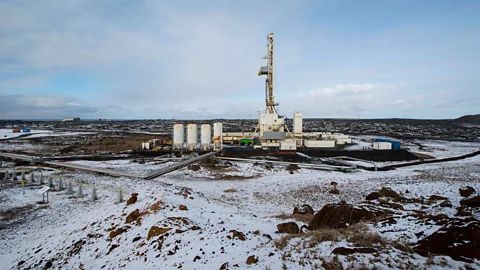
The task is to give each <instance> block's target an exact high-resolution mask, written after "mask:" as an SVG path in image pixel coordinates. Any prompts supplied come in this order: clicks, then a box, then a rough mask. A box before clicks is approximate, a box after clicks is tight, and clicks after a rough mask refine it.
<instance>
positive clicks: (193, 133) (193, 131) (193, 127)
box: [187, 124, 198, 150]
mask: <svg viewBox="0 0 480 270" xmlns="http://www.w3.org/2000/svg"><path fill="white" fill-rule="evenodd" d="M197 142H198V128H197V124H188V125H187V149H188V150H195V149H196V148H197Z"/></svg>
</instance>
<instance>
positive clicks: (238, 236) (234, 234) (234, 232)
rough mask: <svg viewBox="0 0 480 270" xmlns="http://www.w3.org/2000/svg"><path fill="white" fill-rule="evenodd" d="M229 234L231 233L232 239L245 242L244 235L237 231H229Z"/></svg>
mask: <svg viewBox="0 0 480 270" xmlns="http://www.w3.org/2000/svg"><path fill="white" fill-rule="evenodd" d="M230 232H231V233H232V239H235V238H237V239H239V240H241V241H245V240H247V238H246V237H245V234H243V233H242V232H239V231H237V230H231V231H230Z"/></svg>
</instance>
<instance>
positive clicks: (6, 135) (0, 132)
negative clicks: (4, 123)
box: [0, 129, 94, 141]
mask: <svg viewBox="0 0 480 270" xmlns="http://www.w3.org/2000/svg"><path fill="white" fill-rule="evenodd" d="M86 134H94V132H70V131H52V130H36V129H33V130H30V132H18V133H13V132H12V129H0V141H1V140H5V139H12V138H18V137H20V136H27V138H40V137H47V136H48V137H50V136H76V135H86Z"/></svg>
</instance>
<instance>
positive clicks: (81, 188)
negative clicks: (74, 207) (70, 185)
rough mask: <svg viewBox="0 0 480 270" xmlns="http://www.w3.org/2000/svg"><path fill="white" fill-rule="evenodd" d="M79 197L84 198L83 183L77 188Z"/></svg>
mask: <svg viewBox="0 0 480 270" xmlns="http://www.w3.org/2000/svg"><path fill="white" fill-rule="evenodd" d="M76 197H77V198H82V197H83V186H82V184H78V190H77V195H76Z"/></svg>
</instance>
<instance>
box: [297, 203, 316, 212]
mask: <svg viewBox="0 0 480 270" xmlns="http://www.w3.org/2000/svg"><path fill="white" fill-rule="evenodd" d="M293 214H300V215H305V214H312V215H313V214H315V211H314V210H313V208H312V207H311V206H310V205H308V204H304V205H302V206H299V207H296V206H295V207H294V208H293Z"/></svg>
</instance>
